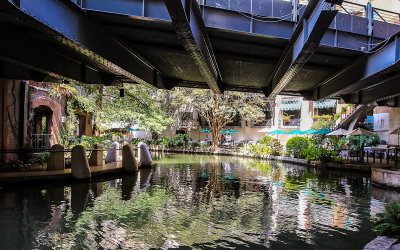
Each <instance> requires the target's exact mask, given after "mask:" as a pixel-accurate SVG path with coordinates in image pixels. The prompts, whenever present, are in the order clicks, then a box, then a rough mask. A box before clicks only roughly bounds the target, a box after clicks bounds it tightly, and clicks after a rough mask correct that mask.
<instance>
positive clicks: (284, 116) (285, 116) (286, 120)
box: [282, 113, 293, 122]
mask: <svg viewBox="0 0 400 250" xmlns="http://www.w3.org/2000/svg"><path fill="white" fill-rule="evenodd" d="M292 116H293V115H288V114H286V113H283V115H282V120H283V122H290V117H292Z"/></svg>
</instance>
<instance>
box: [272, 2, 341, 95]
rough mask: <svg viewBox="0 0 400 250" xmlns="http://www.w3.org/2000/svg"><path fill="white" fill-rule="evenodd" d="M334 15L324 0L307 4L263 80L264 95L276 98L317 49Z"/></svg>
mask: <svg viewBox="0 0 400 250" xmlns="http://www.w3.org/2000/svg"><path fill="white" fill-rule="evenodd" d="M337 12H338V11H337V10H331V7H330V5H329V4H327V3H326V2H325V1H324V0H311V1H310V2H309V4H308V5H307V8H306V10H305V11H304V14H303V16H302V18H301V20H300V22H299V23H298V24H297V26H296V28H295V31H294V33H293V35H292V37H291V39H290V41H289V44H288V46H287V48H286V49H285V52H284V53H283V55H282V56H281V58H280V59H279V62H278V64H277V66H276V67H275V70H274V73H273V74H272V76H271V77H270V79H269V80H268V81H267V86H266V89H265V92H266V95H267V96H269V97H275V96H276V95H278V94H279V93H280V92H281V91H282V90H283V89H284V88H285V87H286V85H287V84H288V83H289V82H290V81H291V80H292V79H293V78H294V77H295V76H296V74H297V73H298V72H299V70H300V69H301V68H302V67H303V66H304V64H305V63H306V62H307V61H308V59H310V57H311V56H312V55H313V54H314V52H315V51H316V49H317V48H318V46H319V43H320V41H321V39H322V37H323V36H324V34H325V32H326V31H327V30H328V27H329V25H330V24H331V22H332V21H333V19H334V18H335V16H336V14H337Z"/></svg>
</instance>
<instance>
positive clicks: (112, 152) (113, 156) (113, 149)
mask: <svg viewBox="0 0 400 250" xmlns="http://www.w3.org/2000/svg"><path fill="white" fill-rule="evenodd" d="M118 149H119V144H118V142H113V143H112V144H111V145H110V149H109V150H108V153H107V156H106V161H105V162H106V164H107V163H111V162H117V161H118Z"/></svg>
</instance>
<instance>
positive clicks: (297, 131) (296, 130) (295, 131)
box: [287, 129, 304, 135]
mask: <svg viewBox="0 0 400 250" xmlns="http://www.w3.org/2000/svg"><path fill="white" fill-rule="evenodd" d="M287 134H288V135H302V134H304V132H303V131H301V130H298V129H295V130H293V131H290V132H288V133H287Z"/></svg>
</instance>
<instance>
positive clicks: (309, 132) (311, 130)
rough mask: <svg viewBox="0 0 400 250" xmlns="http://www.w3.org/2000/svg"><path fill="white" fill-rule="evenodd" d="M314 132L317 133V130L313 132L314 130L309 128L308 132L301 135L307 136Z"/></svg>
mask: <svg viewBox="0 0 400 250" xmlns="http://www.w3.org/2000/svg"><path fill="white" fill-rule="evenodd" d="M314 132H317V130H314V129H312V128H310V129H309V130H306V131H304V132H303V134H305V135H309V134H312V133H314Z"/></svg>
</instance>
